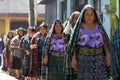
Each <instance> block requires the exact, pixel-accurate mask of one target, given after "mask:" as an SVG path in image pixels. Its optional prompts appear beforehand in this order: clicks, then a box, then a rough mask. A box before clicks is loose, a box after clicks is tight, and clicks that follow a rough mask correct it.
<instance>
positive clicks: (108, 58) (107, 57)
mask: <svg viewBox="0 0 120 80" xmlns="http://www.w3.org/2000/svg"><path fill="white" fill-rule="evenodd" d="M106 64H107V67H109V66H110V64H111V63H110V55H108V54H107V55H106Z"/></svg>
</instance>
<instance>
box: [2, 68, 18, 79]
mask: <svg viewBox="0 0 120 80" xmlns="http://www.w3.org/2000/svg"><path fill="white" fill-rule="evenodd" d="M0 80H18V79H16V78H15V77H13V76H10V75H8V74H7V73H6V72H3V71H2V70H1V69H0Z"/></svg>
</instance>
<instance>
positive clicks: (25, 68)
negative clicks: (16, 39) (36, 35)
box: [22, 36, 31, 76]
mask: <svg viewBox="0 0 120 80" xmlns="http://www.w3.org/2000/svg"><path fill="white" fill-rule="evenodd" d="M30 41H31V38H29V37H28V36H25V38H24V39H23V42H22V47H23V48H24V50H28V51H29V52H30V54H29V55H26V52H24V58H23V63H22V74H23V75H24V76H29V73H30V70H31V66H30V65H31V49H30Z"/></svg>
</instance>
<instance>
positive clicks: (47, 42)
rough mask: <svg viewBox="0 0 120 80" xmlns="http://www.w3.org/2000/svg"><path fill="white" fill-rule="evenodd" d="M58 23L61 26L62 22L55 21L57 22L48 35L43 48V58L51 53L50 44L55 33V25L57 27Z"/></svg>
mask: <svg viewBox="0 0 120 80" xmlns="http://www.w3.org/2000/svg"><path fill="white" fill-rule="evenodd" d="M57 22H58V23H59V24H61V22H60V21H59V20H55V21H54V22H53V24H52V27H51V29H50V30H49V32H48V33H47V36H46V38H45V43H44V46H43V51H42V54H43V56H44V55H46V54H48V52H49V47H50V42H51V36H52V34H53V33H54V27H55V25H56V23H57ZM61 26H62V24H61ZM62 28H63V26H62ZM62 31H63V30H62Z"/></svg>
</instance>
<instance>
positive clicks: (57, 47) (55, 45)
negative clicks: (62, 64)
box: [50, 34, 66, 52]
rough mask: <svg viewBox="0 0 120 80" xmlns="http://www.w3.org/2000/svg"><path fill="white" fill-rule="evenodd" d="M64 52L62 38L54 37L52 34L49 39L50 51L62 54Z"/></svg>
mask: <svg viewBox="0 0 120 80" xmlns="http://www.w3.org/2000/svg"><path fill="white" fill-rule="evenodd" d="M65 50H66V46H65V44H64V41H63V39H62V37H56V36H55V35H54V34H53V35H52V37H51V43H50V51H58V52H64V51H65Z"/></svg>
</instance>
